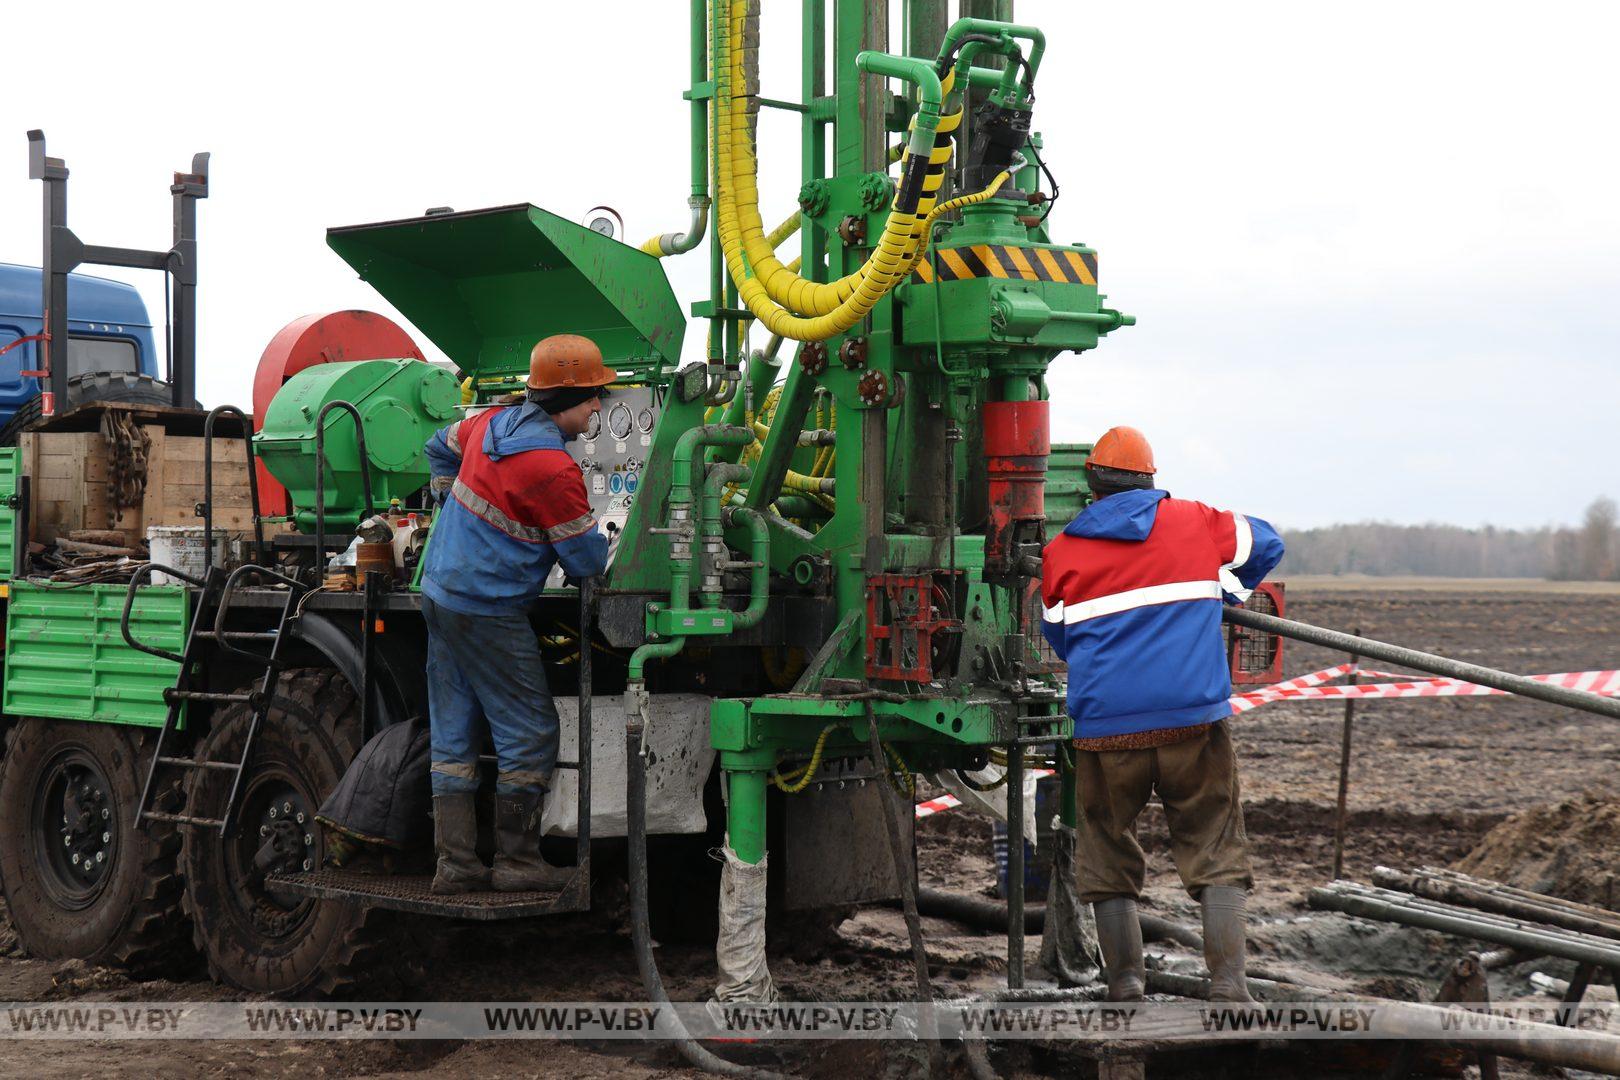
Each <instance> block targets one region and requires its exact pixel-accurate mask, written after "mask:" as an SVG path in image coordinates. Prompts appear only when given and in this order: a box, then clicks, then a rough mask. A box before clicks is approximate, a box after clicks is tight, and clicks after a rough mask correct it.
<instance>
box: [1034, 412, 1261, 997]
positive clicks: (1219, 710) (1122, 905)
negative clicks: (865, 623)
mask: <svg viewBox="0 0 1620 1080" xmlns="http://www.w3.org/2000/svg"><path fill="white" fill-rule="evenodd" d="M1156 471H1157V470H1156V468H1155V466H1154V463H1153V450H1152V447H1150V446H1149V445H1148V442H1147V439H1146V438H1144V437H1143V435H1142V433H1141V432H1139V431H1137V430H1136V429H1135V428H1129V427H1116V428H1112V429H1110V430H1109V431H1108V432H1107V433H1106V434H1104V435H1103V437H1102V438H1101V439H1100V440H1098V442H1097V445H1096V446H1095V447H1094V448H1093V449H1092V452H1091V456H1090V458H1089V459H1088V460H1087V464H1086V478H1087V481H1088V483H1089V485H1090V487H1091V493H1092V497H1093V501H1092V503H1091V504H1090V505H1089V506H1087V507H1086V508H1085V509H1084V510H1082V511H1081V512H1080V515H1079V516H1078V517H1076V518H1075V519H1074V520H1073V521H1072V522H1070V523H1069V525H1068V526H1067V527H1066V528H1065V529H1064V530H1063V532H1062V534H1061V535H1059V536H1058V537H1057V538H1056V539H1054V540H1053V541H1052V542H1051V543H1050V544H1048V545H1047V548H1046V551H1045V554H1044V558H1043V559H1042V594H1043V600H1044V604H1045V613H1044V615H1045V618H1044V622H1043V623H1042V629H1043V630H1044V632H1045V634H1046V638H1047V640H1048V641H1049V642H1051V644H1052V647H1053V648H1054V649H1055V650H1057V653H1058V655H1059V656H1061V657H1062V658H1063V659H1064V660H1066V661H1067V663H1068V665H1069V689H1068V706H1069V715H1070V716H1072V717H1073V718H1074V736H1075V738H1074V746H1075V759H1076V764H1075V772H1076V779H1077V781H1078V787H1079V796H1080V811H1081V813H1080V827H1079V829H1078V838H1077V839H1078V843H1079V859H1078V861H1079V865H1080V869H1079V874H1080V883H1079V884H1080V899H1081V900H1082V901H1088V902H1090V903H1092V904H1093V906H1094V910H1095V912H1096V916H1097V938H1098V943H1099V945H1101V947H1102V953H1103V964H1104V968H1105V972H1106V975H1107V978H1108V994H1109V997H1110V998H1111V999H1112V1000H1115V1001H1127V1000H1137V999H1140V998H1141V997H1142V993H1143V988H1144V983H1145V971H1144V969H1143V963H1142V929H1141V924H1140V922H1139V921H1138V918H1137V910H1136V902H1137V900H1138V898H1139V897H1140V896H1141V894H1142V885H1143V878H1144V875H1145V864H1144V861H1143V855H1142V848H1141V845H1140V844H1138V843H1137V840H1136V819H1137V816H1138V815H1139V814H1140V813H1141V812H1142V809H1143V808H1144V807H1145V806H1146V805H1147V802H1148V800H1149V799H1150V798H1152V797H1153V795H1154V793H1155V792H1157V794H1158V796H1159V800H1160V802H1161V803H1163V805H1164V813H1165V820H1166V822H1167V823H1168V825H1169V827H1170V849H1171V855H1172V857H1173V858H1174V860H1175V864H1176V870H1177V871H1178V872H1179V873H1180V875H1181V880H1182V884H1183V885H1184V886H1185V887H1186V888H1187V891H1188V892H1189V893H1191V894H1192V895H1193V897H1194V898H1195V899H1197V900H1198V902H1199V904H1200V906H1201V908H1202V910H1203V922H1204V957H1205V960H1206V961H1207V962H1208V964H1209V971H1210V979H1211V995H1210V996H1211V999H1212V1000H1215V1001H1249V1000H1251V999H1250V997H1249V994H1248V990H1247V983H1246V981H1245V977H1244V925H1243V924H1244V906H1245V902H1246V896H1247V890H1248V888H1249V887H1250V885H1251V883H1252V881H1251V878H1250V874H1249V855H1248V837H1247V836H1246V835H1245V834H1244V831H1243V807H1242V804H1241V801H1240V796H1239V789H1238V770H1237V757H1236V755H1235V754H1234V753H1233V750H1232V739H1231V735H1230V734H1229V733H1228V732H1227V730H1226V724H1225V722H1224V721H1225V719H1226V717H1228V716H1230V715H1231V713H1232V706H1231V704H1230V701H1229V699H1230V698H1231V695H1232V682H1231V674H1230V670H1229V668H1228V666H1227V657H1226V649H1225V642H1224V639H1223V636H1222V632H1221V604H1222V602H1223V601H1224V602H1227V603H1241V602H1242V601H1244V600H1246V599H1247V598H1248V596H1249V594H1250V592H1251V591H1252V590H1253V589H1254V588H1255V586H1257V585H1258V584H1259V583H1260V582H1261V580H1262V579H1264V578H1265V576H1266V574H1267V573H1269V572H1270V571H1271V570H1272V569H1273V568H1274V567H1275V566H1276V565H1277V563H1278V562H1279V561H1280V560H1281V559H1282V555H1283V543H1282V539H1281V538H1280V537H1279V536H1278V535H1277V532H1276V530H1275V529H1273V528H1272V527H1271V526H1270V525H1269V524H1267V523H1266V522H1264V521H1262V520H1260V519H1259V518H1254V517H1245V516H1243V515H1242V514H1234V513H1230V512H1227V511H1222V510H1215V509H1212V508H1211V507H1208V506H1205V505H1204V504H1203V503H1198V502H1191V501H1188V500H1185V499H1173V498H1171V497H1170V494H1169V493H1168V492H1165V491H1161V490H1158V489H1156V488H1155V487H1154V484H1153V477H1154V474H1155V472H1156Z"/></svg>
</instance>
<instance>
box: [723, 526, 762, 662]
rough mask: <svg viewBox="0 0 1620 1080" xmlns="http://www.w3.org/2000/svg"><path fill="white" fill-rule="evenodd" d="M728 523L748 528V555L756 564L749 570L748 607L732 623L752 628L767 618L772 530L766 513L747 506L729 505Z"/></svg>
mask: <svg viewBox="0 0 1620 1080" xmlns="http://www.w3.org/2000/svg"><path fill="white" fill-rule="evenodd" d="M725 522H726V524H727V525H737V524H741V525H742V526H744V527H745V528H746V529H747V530H748V558H749V561H750V562H752V563H753V566H751V567H750V568H749V571H748V606H747V607H746V608H744V609H743V610H742V611H740V612H738V613H737V616H736V617H735V618H734V619H732V622H731V626H732V629H733V630H734V631H735V630H749V629H752V628H753V627H755V626H757V625H759V620H761V619H763V618H764V617H765V607H766V605H767V604H769V603H770V599H771V530H770V526H768V525H767V524H766V522H765V515H764V514H761V513H760V512H759V511H757V510H749V509H747V508H746V507H728V508H727V509H726V510H725Z"/></svg>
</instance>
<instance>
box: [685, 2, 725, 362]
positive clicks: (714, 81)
mask: <svg viewBox="0 0 1620 1080" xmlns="http://www.w3.org/2000/svg"><path fill="white" fill-rule="evenodd" d="M711 3H712V6H713V9H714V10H713V12H712V13H711V12H709V11H707V10H705V13H704V14H705V17H706V19H707V24H706V28H707V31H708V49H707V52H706V55H705V57H704V61H705V63H706V65H707V69H708V70H707V71H706V74H707V75H708V78H709V102H708V104H709V106H710V108H709V109H708V110H707V112H708V123H707V124H706V127H705V138H704V144H703V157H704V170H705V175H706V176H707V177H708V182H709V183H710V184H711V185H712V188H711V190H713V191H714V192H715V194H717V195H718V194H719V193H720V155H719V154H715V153H711V152H710V151H711V150H712V149H713V148H714V147H715V146H717V145H719V141H720V106H719V95H720V79H721V71H722V69H723V67H724V62H725V59H726V57H725V53H724V52H723V51H722V49H721V47H720V46H721V42H722V41H724V39H725V36H726V35H724V34H723V33H721V31H720V28H721V27H722V26H723V25H724V20H725V18H726V15H727V12H728V7H727V2H726V0H694V2H693V5H692V9H693V11H694V12H696V11H697V9H698V7H699V6H700V5H702V6H703V7H704V8H705V9H707V8H708V7H709V6H710V4H711ZM697 37H698V33H697V30H696V29H694V30H693V32H692V38H693V42H694V47H696V46H695V43H696V41H697ZM709 61H712V63H710V62H709ZM696 66H697V62H696V60H694V61H693V67H696ZM722 247H723V245H722V244H721V243H720V229H719V225H718V221H717V222H716V227H715V229H714V234H713V235H712V236H711V237H710V239H709V305H710V314H709V336H708V342H707V346H706V348H705V350H704V352H705V356H704V359H706V360H707V361H708V362H709V365H710V367H711V368H712V367H713V366H714V365H715V364H718V363H719V362H720V356H721V353H717V352H716V351H715V350H716V349H719V350H721V352H722V353H723V351H724V348H725V342H724V341H723V335H724V333H725V331H724V328H723V325H724V324H723V323H722V321H721V318H720V309H721V308H722V307H723V306H724V304H725V280H726V278H725V270H724V264H723V262H722V260H723V258H724V252H723V251H722V250H721V248H722ZM710 375H711V381H712V375H713V372H712V371H711V372H710Z"/></svg>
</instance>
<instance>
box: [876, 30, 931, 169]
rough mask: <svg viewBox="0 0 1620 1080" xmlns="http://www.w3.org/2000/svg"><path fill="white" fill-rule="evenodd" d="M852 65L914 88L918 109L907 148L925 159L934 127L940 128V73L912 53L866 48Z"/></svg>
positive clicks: (928, 152) (913, 154) (929, 151)
mask: <svg viewBox="0 0 1620 1080" xmlns="http://www.w3.org/2000/svg"><path fill="white" fill-rule="evenodd" d="M855 66H856V67H857V68H859V69H860V70H861V71H865V72H869V73H871V74H873V75H886V76H888V77H889V78H893V79H903V80H905V81H906V82H909V83H911V84H912V85H914V86H916V87H917V111H916V113H915V114H914V115H913V116H912V126H911V137H910V140H909V142H908V145H907V149H908V150H909V151H910V152H911V154H912V156H913V157H921V158H923V159H924V160H926V159H927V157H928V155H929V154H930V153H931V152H932V151H933V149H934V129H935V128H937V127H939V112H940V107H941V105H942V104H943V97H944V95H943V93H942V92H941V90H940V86H939V72H937V71H935V70H934V65H933V64H931V63H929V62H928V61H926V60H919V59H917V58H916V57H914V56H894V55H892V54H890V53H881V52H872V51H870V50H867V51H865V52H862V53H860V54H858V55H857V56H856V57H855Z"/></svg>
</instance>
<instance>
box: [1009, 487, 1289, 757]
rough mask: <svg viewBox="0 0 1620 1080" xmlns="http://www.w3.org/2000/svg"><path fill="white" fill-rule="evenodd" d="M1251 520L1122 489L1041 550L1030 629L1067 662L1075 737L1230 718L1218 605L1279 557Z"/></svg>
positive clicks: (1244, 590) (1243, 594)
mask: <svg viewBox="0 0 1620 1080" xmlns="http://www.w3.org/2000/svg"><path fill="white" fill-rule="evenodd" d="M1282 555H1283V543H1282V539H1281V538H1280V537H1279V536H1278V535H1277V532H1276V530H1275V529H1273V528H1272V527H1271V526H1270V525H1269V524H1267V523H1266V522H1264V521H1262V520H1260V519H1259V518H1252V517H1244V516H1243V515H1242V514H1234V513H1230V512H1228V511H1223V510H1215V509H1212V508H1211V507H1208V506H1205V505H1204V504H1203V503H1198V502H1191V501H1189V500H1185V499H1172V498H1170V496H1169V493H1168V492H1164V491H1124V492H1120V493H1118V494H1115V495H1110V496H1108V497H1106V498H1102V499H1098V500H1097V501H1096V502H1094V503H1092V504H1091V505H1090V506H1088V507H1087V508H1086V509H1085V510H1083V511H1081V512H1080V515H1079V516H1078V517H1076V518H1075V519H1074V520H1073V521H1072V522H1070V523H1069V525H1068V526H1067V527H1066V528H1065V529H1064V530H1063V533H1062V534H1061V535H1059V536H1058V537H1057V538H1056V539H1054V540H1053V541H1052V542H1051V543H1050V544H1048V545H1047V547H1046V552H1045V557H1044V559H1043V560H1042V577H1043V580H1042V587H1041V593H1042V600H1043V602H1044V605H1045V612H1044V621H1043V622H1042V630H1043V631H1044V632H1045V634H1046V639H1047V640H1048V641H1049V642H1051V644H1052V648H1053V649H1055V650H1056V651H1057V653H1058V655H1059V656H1061V657H1062V658H1063V659H1064V660H1066V661H1067V662H1068V665H1069V715H1071V716H1072V717H1074V721H1075V732H1074V733H1075V737H1076V738H1088V739H1089V738H1103V737H1107V736H1112V735H1125V734H1134V733H1137V732H1143V731H1156V730H1160V729H1163V728H1173V727H1189V726H1192V725H1194V724H1207V723H1209V722H1211V721H1214V720H1219V719H1221V718H1222V717H1225V716H1229V715H1231V711H1232V709H1231V706H1230V705H1229V704H1228V701H1227V699H1228V698H1230V697H1231V694H1232V682H1231V673H1230V670H1229V668H1228V666H1227V658H1226V648H1225V643H1224V640H1223V637H1222V634H1221V610H1220V605H1221V601H1222V600H1223V599H1224V600H1226V601H1228V602H1232V603H1241V602H1242V601H1243V600H1245V599H1247V598H1248V596H1249V593H1250V592H1251V591H1252V590H1253V589H1254V587H1255V586H1256V585H1258V584H1259V583H1260V582H1261V581H1262V580H1263V579H1264V578H1265V576H1266V574H1268V573H1270V572H1271V570H1272V569H1273V568H1274V567H1275V566H1276V565H1277V563H1278V561H1279V560H1281V559H1282Z"/></svg>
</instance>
